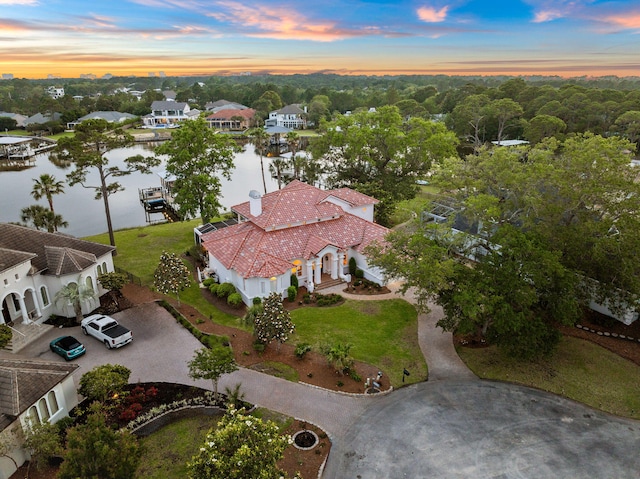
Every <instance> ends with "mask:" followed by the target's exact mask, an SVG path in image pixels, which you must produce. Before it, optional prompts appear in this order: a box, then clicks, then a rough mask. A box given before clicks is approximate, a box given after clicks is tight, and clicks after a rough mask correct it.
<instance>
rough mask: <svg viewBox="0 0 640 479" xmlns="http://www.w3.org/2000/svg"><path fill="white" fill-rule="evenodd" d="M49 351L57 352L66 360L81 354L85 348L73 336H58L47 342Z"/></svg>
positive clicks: (84, 351)
mask: <svg viewBox="0 0 640 479" xmlns="http://www.w3.org/2000/svg"><path fill="white" fill-rule="evenodd" d="M49 347H50V348H51V351H53V352H54V353H56V354H59V355H60V356H62V357H63V358H64V359H66V360H67V361H71V360H72V359H75V358H78V357H80V356H82V355H83V354H84V353H86V352H87V350H86V349H85V348H84V344H82V343H81V342H80V341H78V340H77V339H76V338H74V337H73V336H60V337H59V338H56V339H54V340H53V341H51V342H50V343H49Z"/></svg>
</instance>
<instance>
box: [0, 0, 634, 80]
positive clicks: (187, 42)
mask: <svg viewBox="0 0 640 479" xmlns="http://www.w3.org/2000/svg"><path fill="white" fill-rule="evenodd" d="M160 71H162V72H164V73H165V74H166V75H167V76H170V75H193V74H206V75H211V74H230V73H240V72H252V73H273V74H291V73H313V72H332V73H338V74H344V75H352V74H356V75H380V74H450V75H475V74H482V75H498V74H507V75H538V74H540V75H560V76H563V77H573V76H581V75H588V76H603V75H618V76H636V75H640V0H620V1H600V0H574V1H566V0H522V1H518V0H481V1H478V0H444V1H437V0H434V1H403V0H398V1H386V0H348V1H334V0H328V1H323V0H319V1H300V0H298V1H295V2H284V1H269V0H242V1H236V0H221V1H215V0H110V1H105V0H82V1H79V0H0V73H11V74H13V75H14V77H15V78H22V77H26V78H44V77H47V75H49V74H50V75H55V76H60V77H79V76H80V74H89V73H92V74H95V75H97V76H98V77H101V76H102V75H104V74H106V73H110V74H112V75H141V76H147V75H148V74H149V73H151V72H153V73H155V74H156V75H157V74H158V72H160Z"/></svg>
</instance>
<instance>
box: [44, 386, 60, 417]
mask: <svg viewBox="0 0 640 479" xmlns="http://www.w3.org/2000/svg"><path fill="white" fill-rule="evenodd" d="M47 403H49V410H50V411H51V414H55V413H57V412H58V411H59V410H60V406H59V405H58V398H56V392H55V391H49V394H47Z"/></svg>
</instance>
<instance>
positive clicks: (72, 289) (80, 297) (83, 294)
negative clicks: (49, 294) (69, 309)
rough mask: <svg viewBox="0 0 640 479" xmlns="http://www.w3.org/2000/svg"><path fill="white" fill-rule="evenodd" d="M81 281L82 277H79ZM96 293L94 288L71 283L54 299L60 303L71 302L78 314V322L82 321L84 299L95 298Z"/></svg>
mask: <svg viewBox="0 0 640 479" xmlns="http://www.w3.org/2000/svg"><path fill="white" fill-rule="evenodd" d="M78 281H80V278H78ZM94 295H95V293H94V291H93V289H91V288H87V287H78V283H69V284H67V285H66V286H64V287H63V288H62V289H61V290H60V291H58V292H57V293H56V295H55V298H54V301H55V302H56V304H58V303H66V304H68V303H71V304H72V305H73V311H74V312H75V314H76V324H79V323H80V322H82V301H86V300H87V299H93V297H94Z"/></svg>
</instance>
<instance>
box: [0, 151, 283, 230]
mask: <svg viewBox="0 0 640 479" xmlns="http://www.w3.org/2000/svg"><path fill="white" fill-rule="evenodd" d="M156 145H157V144H156ZM154 146H155V145H154V144H136V145H135V146H133V147H131V148H125V149H120V150H113V151H111V152H109V153H108V154H107V157H108V158H109V160H110V161H109V163H110V165H113V166H121V167H123V166H124V159H125V158H128V157H130V156H133V155H137V154H141V155H143V156H153V147H154ZM263 161H264V168H265V177H266V181H267V191H269V192H271V191H274V190H276V189H278V184H277V181H276V180H275V179H273V178H271V176H270V175H269V159H268V158H264V159H263ZM162 169H163V166H160V167H158V168H157V169H154V171H161V170H162ZM71 170H72V169H71V168H70V167H68V168H61V167H59V166H56V165H55V164H53V163H52V162H51V161H50V160H49V156H48V155H47V154H45V155H40V156H39V157H38V158H37V160H36V165H35V166H34V167H32V168H28V169H26V170H22V171H0V222H2V223H6V222H18V221H20V210H21V209H22V208H24V207H27V206H30V205H33V204H36V203H39V204H41V205H43V206H45V207H48V203H47V201H46V199H44V198H43V199H41V200H39V201H35V200H34V199H33V197H32V196H31V190H32V188H33V179H34V178H39V177H40V175H42V174H44V173H49V174H51V175H54V176H55V177H56V179H58V180H61V181H65V182H66V175H67V174H68V173H69V172H70V171H71ZM114 181H118V182H119V183H120V184H121V185H123V186H124V187H125V190H124V191H121V192H119V193H116V194H113V195H111V196H110V197H109V206H110V209H111V220H112V222H113V227H114V229H120V228H129V227H132V226H140V225H145V224H146V220H145V214H144V209H143V208H142V205H141V204H140V201H139V199H138V188H148V187H154V186H160V179H159V177H158V176H157V175H156V174H150V175H143V174H141V173H137V172H136V173H133V174H131V175H129V176H123V177H121V178H115V179H114ZM87 184H89V185H97V184H99V180H98V174H97V173H94V172H92V174H90V175H89V177H88V181H87ZM251 190H257V191H259V192H260V193H263V192H264V188H263V186H262V174H261V173H260V157H259V156H258V155H256V154H255V153H254V149H253V146H252V145H251V144H248V145H246V146H245V147H244V150H243V151H242V152H240V153H238V154H237V155H236V157H235V169H234V170H233V172H232V174H231V180H230V181H228V180H225V179H222V195H223V198H222V200H221V202H222V205H223V206H224V207H225V208H227V209H228V208H229V207H231V206H232V205H236V204H239V203H242V202H244V201H248V199H249V191H251ZM94 195H95V193H94V190H93V189H87V188H83V187H82V186H80V185H75V186H73V187H70V186H68V185H66V186H65V193H64V194H61V195H55V196H54V197H53V207H54V208H55V211H56V213H57V214H60V215H62V217H63V218H64V219H65V220H66V221H67V222H68V223H69V227H68V228H62V229H61V230H60V232H62V233H67V234H71V235H74V236H89V235H94V234H99V233H103V232H105V231H106V230H107V221H106V218H105V213H104V204H103V202H102V200H95V199H94ZM152 218H153V219H161V218H162V216H161V215H154V216H152Z"/></svg>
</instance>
